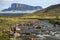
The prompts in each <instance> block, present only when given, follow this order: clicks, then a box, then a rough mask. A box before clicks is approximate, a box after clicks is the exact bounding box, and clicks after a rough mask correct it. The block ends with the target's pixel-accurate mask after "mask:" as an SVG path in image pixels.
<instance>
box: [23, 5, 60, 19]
mask: <svg viewBox="0 0 60 40" xmlns="http://www.w3.org/2000/svg"><path fill="white" fill-rule="evenodd" d="M22 18H39V19H57V18H58V19H60V4H57V5H52V6H50V7H48V8H45V9H43V10H40V11H37V12H35V13H33V14H29V15H25V16H23V17H22Z"/></svg>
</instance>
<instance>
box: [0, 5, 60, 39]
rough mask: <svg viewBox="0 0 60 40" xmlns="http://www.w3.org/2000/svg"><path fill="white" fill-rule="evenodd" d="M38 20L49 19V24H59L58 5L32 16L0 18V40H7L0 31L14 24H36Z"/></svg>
mask: <svg viewBox="0 0 60 40" xmlns="http://www.w3.org/2000/svg"><path fill="white" fill-rule="evenodd" d="M38 19H45V20H46V19H50V21H51V22H60V20H58V19H60V4H59V5H54V6H50V7H48V8H45V9H43V10H40V11H37V12H35V13H32V14H25V15H21V16H12V17H10V16H0V40H9V38H8V36H7V35H4V34H2V29H6V30H8V28H9V27H13V26H14V25H16V24H20V23H28V22H38V21H39V20H38Z"/></svg>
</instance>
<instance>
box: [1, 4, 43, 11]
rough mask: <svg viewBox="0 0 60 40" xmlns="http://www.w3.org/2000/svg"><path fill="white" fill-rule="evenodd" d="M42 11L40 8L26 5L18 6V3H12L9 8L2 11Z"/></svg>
mask: <svg viewBox="0 0 60 40" xmlns="http://www.w3.org/2000/svg"><path fill="white" fill-rule="evenodd" d="M40 9H42V7H40V6H30V5H26V4H20V3H12V4H11V7H9V8H7V9H4V10H2V11H3V12H4V11H28V10H29V11H31V10H32V11H33V10H40Z"/></svg>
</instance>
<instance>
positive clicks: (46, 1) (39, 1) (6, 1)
mask: <svg viewBox="0 0 60 40" xmlns="http://www.w3.org/2000/svg"><path fill="white" fill-rule="evenodd" d="M11 3H22V4H28V5H32V6H42V7H43V8H46V7H48V6H50V5H55V4H60V0H0V10H2V9H6V8H8V7H10V5H11Z"/></svg>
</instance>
